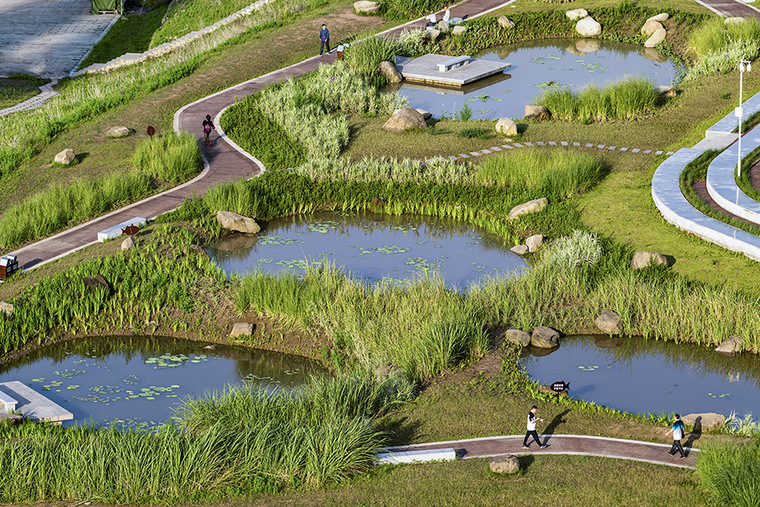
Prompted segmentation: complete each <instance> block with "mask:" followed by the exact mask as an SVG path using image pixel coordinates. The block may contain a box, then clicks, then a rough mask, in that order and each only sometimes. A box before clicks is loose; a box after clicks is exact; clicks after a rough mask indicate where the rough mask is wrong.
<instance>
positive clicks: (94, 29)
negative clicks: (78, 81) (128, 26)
mask: <svg viewBox="0 0 760 507" xmlns="http://www.w3.org/2000/svg"><path fill="white" fill-rule="evenodd" d="M90 8H91V2H90V0H0V20H2V30H1V31H0V76H8V75H11V74H32V75H35V76H41V77H47V78H60V77H63V76H66V75H68V73H69V71H70V70H72V69H73V68H74V67H76V65H77V64H78V63H79V61H80V60H81V59H82V58H83V57H84V56H85V55H86V54H87V52H88V51H90V49H91V48H92V47H93V46H94V45H95V43H96V42H97V41H98V40H100V38H101V37H102V36H103V35H104V33H105V32H106V31H107V30H108V28H109V27H110V24H111V22H112V21H114V20H116V19H117V18H118V16H117V15H111V14H101V15H90V14H89V12H90Z"/></svg>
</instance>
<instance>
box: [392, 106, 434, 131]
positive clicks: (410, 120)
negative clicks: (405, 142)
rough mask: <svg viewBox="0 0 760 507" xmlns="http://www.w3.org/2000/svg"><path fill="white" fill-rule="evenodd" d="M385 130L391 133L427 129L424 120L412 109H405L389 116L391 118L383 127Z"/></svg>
mask: <svg viewBox="0 0 760 507" xmlns="http://www.w3.org/2000/svg"><path fill="white" fill-rule="evenodd" d="M383 128H384V129H385V130H390V131H392V132H403V131H405V130H409V129H424V128H427V123H425V118H424V117H423V116H422V115H421V114H420V113H418V112H417V110H416V109H414V108H412V107H405V108H404V109H402V110H401V111H399V112H398V113H396V114H394V115H393V116H391V118H390V119H389V120H388V121H387V122H385V125H383Z"/></svg>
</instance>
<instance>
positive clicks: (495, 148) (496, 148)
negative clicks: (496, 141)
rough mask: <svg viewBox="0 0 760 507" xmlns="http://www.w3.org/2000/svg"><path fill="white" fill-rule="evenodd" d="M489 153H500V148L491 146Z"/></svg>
mask: <svg viewBox="0 0 760 507" xmlns="http://www.w3.org/2000/svg"><path fill="white" fill-rule="evenodd" d="M491 151H501V148H499V147H498V146H491Z"/></svg>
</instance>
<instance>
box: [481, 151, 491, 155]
mask: <svg viewBox="0 0 760 507" xmlns="http://www.w3.org/2000/svg"><path fill="white" fill-rule="evenodd" d="M480 153H481V154H483V155H490V154H491V153H492V152H491V150H481V151H480Z"/></svg>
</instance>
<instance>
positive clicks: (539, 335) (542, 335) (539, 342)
mask: <svg viewBox="0 0 760 507" xmlns="http://www.w3.org/2000/svg"><path fill="white" fill-rule="evenodd" d="M530 344H531V345H533V346H534V347H539V348H542V349H550V348H552V347H556V346H557V345H559V333H558V332H557V331H555V330H554V329H552V328H550V327H546V326H538V327H536V328H533V334H532V335H531V337H530Z"/></svg>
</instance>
